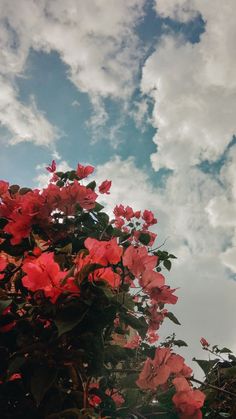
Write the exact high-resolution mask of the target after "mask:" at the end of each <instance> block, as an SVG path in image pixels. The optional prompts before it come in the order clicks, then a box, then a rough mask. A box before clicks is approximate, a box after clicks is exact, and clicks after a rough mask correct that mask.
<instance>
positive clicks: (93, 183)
mask: <svg viewBox="0 0 236 419" xmlns="http://www.w3.org/2000/svg"><path fill="white" fill-rule="evenodd" d="M96 185H97V184H96V182H95V180H93V181H92V182H90V183H88V185H87V186H86V188H88V189H92V190H93V191H94V189H95V188H96Z"/></svg>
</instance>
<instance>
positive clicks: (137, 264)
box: [123, 245, 157, 278]
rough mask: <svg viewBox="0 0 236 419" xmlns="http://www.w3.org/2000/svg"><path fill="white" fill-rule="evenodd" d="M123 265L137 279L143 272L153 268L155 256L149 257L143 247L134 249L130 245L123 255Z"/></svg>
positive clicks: (155, 260)
mask: <svg viewBox="0 0 236 419" xmlns="http://www.w3.org/2000/svg"><path fill="white" fill-rule="evenodd" d="M123 264H124V266H127V268H129V270H130V271H131V272H132V274H133V275H135V276H136V277H137V278H138V277H139V276H140V275H141V274H143V273H144V271H145V270H152V269H153V268H155V266H156V264H157V256H150V255H149V254H148V252H147V249H146V248H145V247H139V248H136V247H134V246H132V245H131V246H129V247H128V249H126V251H125V253H124V256H123Z"/></svg>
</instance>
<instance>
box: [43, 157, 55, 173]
mask: <svg viewBox="0 0 236 419" xmlns="http://www.w3.org/2000/svg"><path fill="white" fill-rule="evenodd" d="M56 168H57V165H56V162H55V160H53V161H52V163H51V164H50V165H49V166H47V167H46V170H47V171H48V172H50V173H53V172H55V171H56Z"/></svg>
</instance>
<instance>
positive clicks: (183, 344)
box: [173, 339, 188, 348]
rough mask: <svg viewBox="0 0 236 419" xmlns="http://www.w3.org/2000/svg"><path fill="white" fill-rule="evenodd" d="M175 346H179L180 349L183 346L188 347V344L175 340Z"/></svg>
mask: <svg viewBox="0 0 236 419" xmlns="http://www.w3.org/2000/svg"><path fill="white" fill-rule="evenodd" d="M173 343H174V345H176V346H178V347H179V348H180V347H181V346H188V345H187V343H186V342H184V340H181V339H178V340H174V341H173Z"/></svg>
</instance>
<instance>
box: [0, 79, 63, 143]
mask: <svg viewBox="0 0 236 419" xmlns="http://www.w3.org/2000/svg"><path fill="white" fill-rule="evenodd" d="M0 91H1V95H0V123H1V124H2V125H3V126H5V127H6V128H8V130H9V133H10V143H11V144H17V143H20V142H23V141H27V142H29V141H30V142H32V143H34V144H36V145H44V146H49V147H51V148H52V150H53V149H54V145H53V142H54V141H55V140H56V139H57V138H59V130H58V129H56V127H54V126H52V125H51V124H50V123H49V122H48V120H47V119H46V118H45V115H44V114H43V113H42V112H41V111H39V109H38V108H37V105H36V103H35V101H34V99H33V98H32V100H31V104H30V105H29V106H26V105H24V104H23V103H21V102H20V101H19V100H18V97H17V90H16V89H14V87H13V86H12V85H11V84H10V83H9V82H8V81H7V80H6V79H5V78H3V77H1V76H0Z"/></svg>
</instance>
